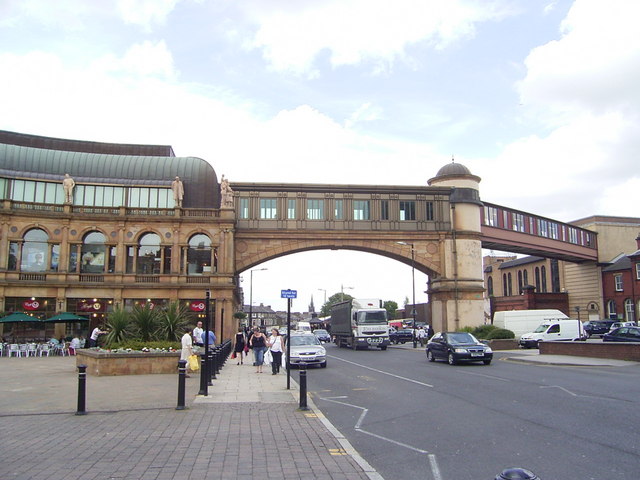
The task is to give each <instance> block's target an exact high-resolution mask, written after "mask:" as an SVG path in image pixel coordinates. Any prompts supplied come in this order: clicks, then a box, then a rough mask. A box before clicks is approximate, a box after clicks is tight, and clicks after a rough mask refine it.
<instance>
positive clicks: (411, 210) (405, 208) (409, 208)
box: [400, 201, 416, 220]
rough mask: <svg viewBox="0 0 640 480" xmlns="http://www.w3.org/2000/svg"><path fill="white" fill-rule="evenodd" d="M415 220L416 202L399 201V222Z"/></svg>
mask: <svg viewBox="0 0 640 480" xmlns="http://www.w3.org/2000/svg"><path fill="white" fill-rule="evenodd" d="M415 219H416V202H412V201H401V202H400V220H415Z"/></svg>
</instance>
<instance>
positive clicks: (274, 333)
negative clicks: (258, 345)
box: [268, 328, 283, 375]
mask: <svg viewBox="0 0 640 480" xmlns="http://www.w3.org/2000/svg"><path fill="white" fill-rule="evenodd" d="M268 344H269V348H270V349H271V356H272V357H273V360H272V361H271V375H277V374H278V373H280V364H281V363H282V350H283V344H282V335H280V332H279V331H278V329H277V328H272V329H271V336H270V337H269V340H268Z"/></svg>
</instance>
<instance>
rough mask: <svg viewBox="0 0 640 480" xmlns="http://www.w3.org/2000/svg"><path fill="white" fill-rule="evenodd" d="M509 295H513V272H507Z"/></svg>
mask: <svg viewBox="0 0 640 480" xmlns="http://www.w3.org/2000/svg"><path fill="white" fill-rule="evenodd" d="M507 289H508V293H507V296H508V297H510V296H512V295H513V283H512V282H511V272H509V273H507Z"/></svg>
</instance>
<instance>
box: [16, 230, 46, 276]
mask: <svg viewBox="0 0 640 480" xmlns="http://www.w3.org/2000/svg"><path fill="white" fill-rule="evenodd" d="M48 240H49V236H48V235H47V232H45V231H44V230H41V229H39V228H34V229H32V230H29V231H28V232H27V233H25V235H24V242H23V243H22V257H21V259H22V265H21V266H20V269H21V270H23V271H26V272H44V271H45V270H46V269H47V263H48V261H49V257H48V253H49V252H48V251H49V244H48V243H47V242H48Z"/></svg>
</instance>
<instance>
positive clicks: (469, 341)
mask: <svg viewBox="0 0 640 480" xmlns="http://www.w3.org/2000/svg"><path fill="white" fill-rule="evenodd" d="M426 351H427V359H428V360H429V361H430V362H435V361H436V360H437V359H443V360H447V361H448V362H449V365H455V364H456V363H458V362H482V363H484V364H485V365H489V364H490V363H491V360H492V359H493V350H491V347H489V346H488V345H485V344H484V343H482V342H480V341H478V339H477V338H476V337H474V336H473V335H471V334H470V333H466V332H438V333H436V334H435V335H434V336H433V337H431V340H429V343H427V350H426Z"/></svg>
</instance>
